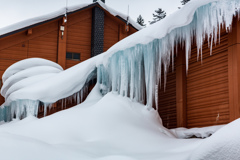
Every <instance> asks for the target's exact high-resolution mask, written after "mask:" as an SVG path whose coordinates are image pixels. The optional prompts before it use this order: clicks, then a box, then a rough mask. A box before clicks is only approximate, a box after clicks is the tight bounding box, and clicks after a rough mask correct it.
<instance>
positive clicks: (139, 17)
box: [137, 14, 146, 26]
mask: <svg viewBox="0 0 240 160" xmlns="http://www.w3.org/2000/svg"><path fill="white" fill-rule="evenodd" d="M137 23H138V24H140V25H141V26H146V24H144V19H143V18H142V16H141V14H140V15H139V16H138V18H137Z"/></svg>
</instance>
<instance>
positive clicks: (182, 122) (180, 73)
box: [176, 47, 187, 127]
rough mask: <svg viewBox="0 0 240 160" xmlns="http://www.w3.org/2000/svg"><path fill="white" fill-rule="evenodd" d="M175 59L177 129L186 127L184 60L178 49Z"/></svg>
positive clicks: (181, 51) (182, 53)
mask: <svg viewBox="0 0 240 160" xmlns="http://www.w3.org/2000/svg"><path fill="white" fill-rule="evenodd" d="M176 59H177V60H176V62H177V65H176V98H177V99H176V103H177V104H176V105H177V127H187V93H186V92H187V91H186V60H185V52H184V50H182V49H180V47H179V51H178V56H177V57H176Z"/></svg>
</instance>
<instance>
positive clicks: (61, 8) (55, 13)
mask: <svg viewBox="0 0 240 160" xmlns="http://www.w3.org/2000/svg"><path fill="white" fill-rule="evenodd" d="M5 3H8V2H5ZM25 3H27V2H25ZM95 3H98V4H99V5H100V6H101V7H102V8H104V9H105V10H106V11H108V12H109V13H110V14H112V15H113V16H119V17H121V18H122V19H124V20H126V21H127V19H128V21H129V23H130V24H131V25H132V26H133V27H135V28H136V29H138V30H140V29H142V26H140V25H139V24H138V23H136V22H135V21H134V20H132V19H131V18H128V16H127V15H125V14H123V13H120V12H118V11H116V10H114V9H113V8H111V7H109V6H107V5H106V4H105V3H103V2H101V1H97V2H95ZM61 4H62V5H61ZM68 4H69V6H68V7H67V8H66V2H65V1H64V2H63V1H60V4H57V5H56V4H55V6H53V5H51V6H50V7H49V6H44V7H42V8H44V10H41V11H38V12H37V13H33V14H32V16H28V17H29V18H28V19H25V20H23V21H20V22H17V23H16V24H8V22H5V21H3V22H1V23H3V24H4V27H1V28H0V36H1V35H4V34H7V33H10V32H13V31H16V30H18V29H21V28H25V27H28V26H31V25H34V24H37V23H40V22H44V21H47V20H50V19H53V18H57V17H59V16H64V15H65V13H66V10H67V12H68V13H70V12H74V11H76V10H79V9H81V8H84V7H88V6H90V5H92V4H93V3H91V2H90V3H83V2H81V1H76V0H74V1H69V3H68ZM42 5H47V4H45V3H44V4H42ZM29 7H30V6H29ZM32 12H34V11H32ZM30 17H31V18H30Z"/></svg>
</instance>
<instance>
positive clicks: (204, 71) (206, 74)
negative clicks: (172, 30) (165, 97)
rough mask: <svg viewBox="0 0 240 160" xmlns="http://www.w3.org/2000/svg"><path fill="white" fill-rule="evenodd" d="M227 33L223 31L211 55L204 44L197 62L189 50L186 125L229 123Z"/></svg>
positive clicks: (195, 52) (201, 125)
mask: <svg viewBox="0 0 240 160" xmlns="http://www.w3.org/2000/svg"><path fill="white" fill-rule="evenodd" d="M227 51H228V35H227V34H226V33H222V35H221V43H220V44H219V45H217V46H216V47H214V48H213V52H212V56H210V51H209V49H208V44H207V43H206V44H205V45H204V47H203V59H202V62H201V59H200V60H199V61H197V49H196V48H194V49H193V51H192V57H191V59H190V61H189V71H188V75H187V127H188V128H191V127H204V126H211V125H219V124H226V123H228V122H229V96H228V52H227Z"/></svg>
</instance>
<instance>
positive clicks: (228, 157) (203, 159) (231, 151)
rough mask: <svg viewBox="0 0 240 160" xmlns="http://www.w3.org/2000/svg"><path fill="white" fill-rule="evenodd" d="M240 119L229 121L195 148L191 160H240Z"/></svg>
mask: <svg viewBox="0 0 240 160" xmlns="http://www.w3.org/2000/svg"><path fill="white" fill-rule="evenodd" d="M239 127H240V119H237V120H235V121H234V122H232V123H229V124H228V125H226V126H225V127H223V128H221V129H220V130H218V131H217V132H216V133H215V134H213V135H212V136H211V137H210V138H207V139H205V140H204V142H203V143H202V144H201V145H200V146H199V147H198V148H196V149H195V151H194V152H193V153H192V155H191V157H190V159H191V160H239V159H240V154H239V153H240V148H239V146H240V130H239Z"/></svg>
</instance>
